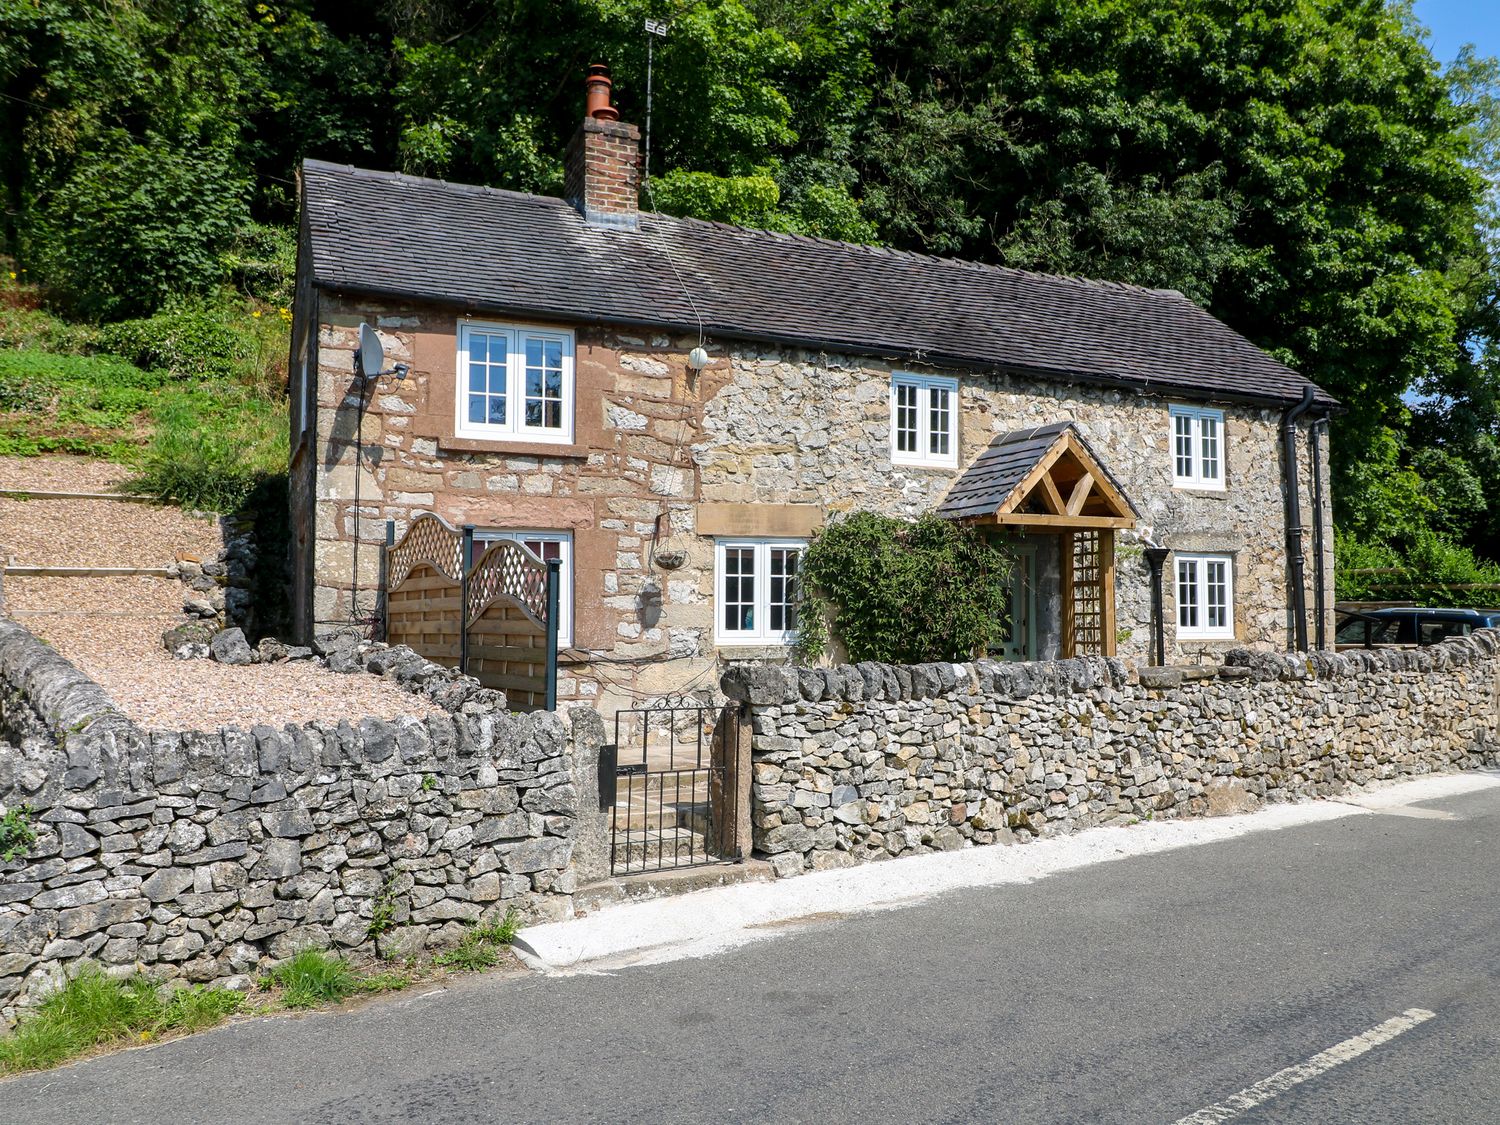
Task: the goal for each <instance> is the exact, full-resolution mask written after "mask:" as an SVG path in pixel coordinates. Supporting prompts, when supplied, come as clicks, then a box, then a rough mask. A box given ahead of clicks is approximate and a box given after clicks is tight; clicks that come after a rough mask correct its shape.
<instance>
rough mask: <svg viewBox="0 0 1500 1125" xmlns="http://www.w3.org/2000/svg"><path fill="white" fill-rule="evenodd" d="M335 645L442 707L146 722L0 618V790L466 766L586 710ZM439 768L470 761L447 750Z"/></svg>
mask: <svg viewBox="0 0 1500 1125" xmlns="http://www.w3.org/2000/svg"><path fill="white" fill-rule="evenodd" d="M343 651H344V652H345V653H346V654H347V655H346V657H345V660H344V662H343V664H342V668H343V670H346V671H350V672H357V671H365V672H368V673H370V674H372V675H377V676H381V677H383V678H385V679H387V680H390V681H391V682H393V683H394V684H396V685H397V686H398V687H401V688H402V689H404V690H406V691H409V692H411V693H412V694H413V695H420V696H424V697H426V698H427V699H430V700H431V701H432V702H434V703H435V704H437V705H438V706H439V707H441V708H443V711H444V713H442V714H438V715H432V716H429V717H427V718H416V717H411V716H407V717H402V718H397V719H376V718H369V717H363V718H359V717H355V718H343V719H323V720H317V721H314V722H311V723H304V724H301V725H298V724H295V723H287V724H284V725H274V724H268V723H257V724H254V725H252V726H251V727H250V728H249V729H244V728H241V727H236V726H223V727H219V728H217V729H212V730H182V731H174V730H147V729H144V728H142V727H141V726H139V725H138V724H136V723H135V722H133V721H132V720H131V719H130V718H129V717H128V716H127V715H125V714H124V713H123V712H121V711H120V710H119V709H118V708H117V707H116V706H115V704H114V703H113V702H112V701H111V700H110V698H109V696H108V694H107V693H106V692H105V691H104V689H103V688H101V687H100V686H99V685H98V684H96V683H95V682H94V681H93V680H91V679H89V677H88V676H86V675H85V674H84V673H83V672H81V671H80V670H79V669H78V668H76V667H75V666H74V665H73V664H72V663H71V662H70V661H69V660H67V659H66V658H65V657H63V656H62V655H61V654H60V653H58V652H57V651H56V650H55V649H53V648H52V647H51V646H50V645H48V644H46V643H45V642H44V641H42V640H40V639H38V638H37V637H35V636H34V635H33V634H32V633H30V632H29V631H28V630H27V629H26V628H24V627H23V626H21V625H19V624H18V623H16V622H15V621H12V620H10V619H7V618H4V617H0V693H3V695H0V737H8V738H9V739H10V740H11V741H13V742H14V743H16V745H17V747H18V749H19V754H18V755H11V754H7V755H3V756H0V792H4V791H6V790H14V789H15V788H17V787H19V788H20V790H21V791H23V792H25V793H27V794H28V798H27V799H28V801H30V803H32V804H34V805H38V806H46V805H48V804H50V803H54V802H60V801H62V800H63V799H65V795H66V794H67V793H73V792H81V791H84V790H91V789H94V788H95V787H97V786H99V785H103V786H105V787H107V788H109V789H119V790H121V791H124V792H129V791H136V790H140V789H142V788H143V787H145V788H153V787H157V786H162V785H173V784H183V785H191V786H197V787H206V788H210V789H215V788H222V787H223V782H224V779H225V778H238V779H241V780H242V781H243V782H244V783H245V785H246V786H248V785H249V783H250V782H251V781H252V780H256V779H263V778H264V777H266V776H277V775H287V774H295V775H307V774H311V773H315V772H317V771H319V770H323V769H327V768H330V767H334V766H338V765H343V764H347V763H355V762H366V763H370V764H373V765H377V766H379V765H380V764H382V763H385V762H387V760H388V759H392V758H393V756H394V755H397V754H399V758H398V759H397V761H398V762H400V763H408V764H410V763H415V762H419V761H439V760H444V761H446V760H449V759H472V760H473V765H472V768H475V769H477V768H478V766H477V763H478V760H479V759H480V758H481V757H482V756H485V755H488V754H489V753H490V752H491V751H492V750H493V751H495V752H497V753H501V754H509V753H511V752H512V751H518V752H519V753H521V754H522V755H523V756H524V755H526V754H528V753H537V752H540V746H545V748H546V749H545V755H544V756H552V755H556V754H561V753H562V752H563V747H564V746H566V744H567V741H568V734H569V732H570V731H571V730H572V729H573V727H574V726H575V725H576V724H577V723H578V722H579V721H581V720H580V715H579V714H578V712H580V711H586V710H587V708H573V709H571V710H569V711H560V712H540V711H539V712H533V713H531V714H519V713H515V712H511V711H509V710H507V709H506V699H505V694H504V693H503V692H498V691H494V690H492V689H489V688H486V687H484V686H483V685H481V684H480V683H479V681H478V680H476V679H474V678H473V677H472V676H463V675H460V674H459V673H458V672H457V670H455V669H452V668H445V667H443V666H441V665H438V664H434V663H432V662H431V661H429V660H426V659H425V658H423V657H421V656H419V655H418V654H417V653H415V652H413V651H412V650H411V649H409V648H407V647H406V646H404V645H397V646H386V645H383V644H378V643H371V642H360V643H358V644H357V645H352V644H351V645H348V646H346V647H345V648H344V650H343ZM331 674H336V673H331ZM601 724H602V720H601ZM539 744H540V745H539ZM528 760H532V759H528ZM446 768H447V769H449V770H455V769H456V770H457V771H459V772H467V771H468V769H469V768H470V767H469V765H467V764H466V763H464V762H462V761H459V760H452V761H447V762H446ZM248 797H249V794H248V789H247V793H246V799H248Z"/></svg>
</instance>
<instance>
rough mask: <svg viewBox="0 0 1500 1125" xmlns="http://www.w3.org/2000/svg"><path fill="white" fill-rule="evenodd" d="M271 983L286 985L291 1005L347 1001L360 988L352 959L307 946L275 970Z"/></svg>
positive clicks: (285, 997) (287, 1002)
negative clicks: (350, 963) (350, 962)
mask: <svg viewBox="0 0 1500 1125" xmlns="http://www.w3.org/2000/svg"><path fill="white" fill-rule="evenodd" d="M270 979H271V982H272V983H273V984H278V985H280V986H281V988H282V990H283V991H282V996H281V1001H282V1003H283V1004H285V1005H286V1006H287V1007H288V1008H312V1007H316V1006H317V1005H319V1004H323V1003H326V1002H328V1001H331V1000H343V999H345V998H346V997H349V996H353V995H354V993H355V992H357V991H358V990H359V978H358V976H356V975H355V972H354V970H353V969H352V968H350V967H349V962H347V961H345V960H344V959H343V958H342V957H339V956H336V955H335V954H332V953H324V952H323V951H322V950H320V949H304V950H303V951H302V952H301V953H298V954H297V955H296V956H295V957H292V958H290V959H288V960H286V961H283V962H282V963H281V964H280V965H277V966H276V968H275V969H273V970H272V971H271V978H270Z"/></svg>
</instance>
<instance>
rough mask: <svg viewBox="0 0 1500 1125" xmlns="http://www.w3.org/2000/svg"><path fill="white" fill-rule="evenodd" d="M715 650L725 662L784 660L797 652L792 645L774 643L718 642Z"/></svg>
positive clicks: (715, 644)
mask: <svg viewBox="0 0 1500 1125" xmlns="http://www.w3.org/2000/svg"><path fill="white" fill-rule="evenodd" d="M714 648H716V649H717V650H718V653H719V655H720V656H721V657H722V658H723V659H725V660H784V659H789V658H790V657H791V656H792V654H793V652H794V651H795V649H794V646H792V645H789V644H777V643H776V642H774V641H764V642H757V641H716V642H715V643H714Z"/></svg>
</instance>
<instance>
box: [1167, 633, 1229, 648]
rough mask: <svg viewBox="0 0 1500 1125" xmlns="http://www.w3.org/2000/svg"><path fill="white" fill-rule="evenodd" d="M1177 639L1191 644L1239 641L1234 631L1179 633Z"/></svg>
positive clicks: (1224, 643)
mask: <svg viewBox="0 0 1500 1125" xmlns="http://www.w3.org/2000/svg"><path fill="white" fill-rule="evenodd" d="M1177 640H1179V641H1181V642H1184V643H1189V644H1221V645H1230V644H1235V643H1237V642H1238V641H1239V638H1238V637H1236V636H1235V635H1234V634H1233V633H1178V634H1177Z"/></svg>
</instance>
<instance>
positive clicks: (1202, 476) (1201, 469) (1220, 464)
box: [1167, 406, 1226, 492]
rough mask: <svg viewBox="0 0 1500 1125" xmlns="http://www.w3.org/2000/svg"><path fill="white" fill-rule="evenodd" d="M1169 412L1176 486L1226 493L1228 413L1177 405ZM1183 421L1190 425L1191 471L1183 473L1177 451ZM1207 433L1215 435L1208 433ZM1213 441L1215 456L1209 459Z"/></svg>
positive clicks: (1208, 408)
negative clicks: (1225, 435)
mask: <svg viewBox="0 0 1500 1125" xmlns="http://www.w3.org/2000/svg"><path fill="white" fill-rule="evenodd" d="M1167 413H1168V416H1169V417H1170V419H1171V421H1170V424H1169V425H1170V437H1169V438H1168V447H1167V452H1168V456H1170V457H1171V458H1172V486H1173V487H1174V488H1198V489H1206V490H1208V491H1210V492H1223V491H1224V462H1225V452H1226V449H1225V442H1224V412H1223V411H1222V410H1217V409H1214V408H1212V407H1207V406H1173V407H1172V408H1171V409H1170V410H1168V412H1167ZM1179 420H1181V421H1182V422H1186V423H1187V427H1188V432H1187V435H1186V436H1187V438H1188V443H1189V449H1188V456H1187V461H1188V465H1187V469H1188V471H1187V472H1183V465H1182V464H1181V460H1182V458H1181V457H1180V455H1179V452H1178V449H1177V442H1178V428H1179V425H1180V422H1179ZM1205 430H1209V431H1211V433H1210V434H1205ZM1210 441H1211V442H1212V443H1213V451H1214V454H1215V456H1214V457H1213V458H1212V459H1210V458H1209V457H1207V456H1205V453H1206V452H1207V443H1208V442H1210ZM1210 466H1212V468H1211V469H1210Z"/></svg>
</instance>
